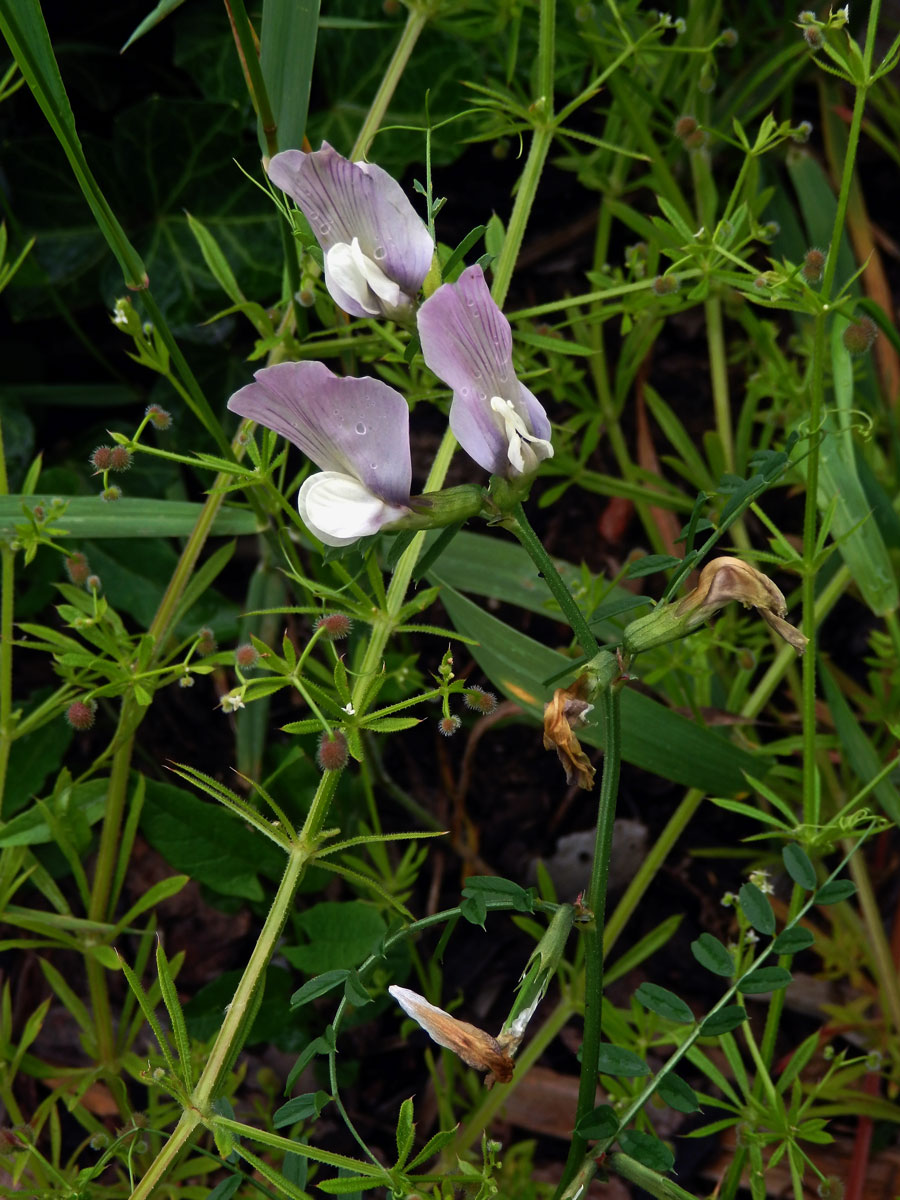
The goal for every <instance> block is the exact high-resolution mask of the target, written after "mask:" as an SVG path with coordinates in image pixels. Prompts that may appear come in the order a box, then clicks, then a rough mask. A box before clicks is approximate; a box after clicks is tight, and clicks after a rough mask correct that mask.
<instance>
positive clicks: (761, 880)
mask: <svg viewBox="0 0 900 1200" xmlns="http://www.w3.org/2000/svg"><path fill="white" fill-rule="evenodd" d="M750 882H751V883H752V884H754V885H755V886H756V887H758V888H759V890H760V891H761V892H762V893H763V895H764V896H771V895H772V893H773V892H774V891H775V888H774V887H773V886H772V884H771V883H770V882H769V872H768V871H763V870H759V871H751V873H750Z"/></svg>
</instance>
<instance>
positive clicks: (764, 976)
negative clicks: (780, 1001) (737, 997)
mask: <svg viewBox="0 0 900 1200" xmlns="http://www.w3.org/2000/svg"><path fill="white" fill-rule="evenodd" d="M792 978H793V976H792V975H791V973H790V971H786V970H785V969H784V967H759V968H757V970H755V971H751V972H750V974H749V975H745V976H744V978H743V979H742V980H741V981H740V983H739V984H738V991H739V992H740V993H741V994H742V995H744V996H760V995H762V994H763V993H764V992H777V991H779V990H780V989H781V988H785V987H787V985H788V984H789V983H790V982H791V980H792Z"/></svg>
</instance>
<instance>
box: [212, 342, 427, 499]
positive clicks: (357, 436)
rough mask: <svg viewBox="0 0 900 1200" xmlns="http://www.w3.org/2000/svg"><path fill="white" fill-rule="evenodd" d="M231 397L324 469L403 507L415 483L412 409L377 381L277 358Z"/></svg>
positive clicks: (234, 406) (234, 407) (233, 405)
mask: <svg viewBox="0 0 900 1200" xmlns="http://www.w3.org/2000/svg"><path fill="white" fill-rule="evenodd" d="M253 378H254V379H255V381H256V382H255V383H249V384H247V386H246V387H242V388H241V389H240V391H238V392H235V394H234V395H233V396H232V397H231V399H230V400H229V401H228V407H229V409H230V410H231V411H232V412H236V413H239V414H240V415H241V416H242V417H250V418H251V419H252V420H254V421H258V422H259V424H260V425H265V426H266V428H267V429H273V430H274V431H275V432H276V433H280V434H281V436H282V437H285V438H287V439H288V441H290V442H293V444H294V445H295V446H297V447H299V449H301V450H302V451H303V453H304V454H305V455H306V456H307V457H308V458H311V459H312V461H313V462H314V463H315V464H316V466H318V467H321V468H322V470H323V471H334V472H337V473H338V474H340V475H349V476H351V477H352V478H354V479H357V480H359V482H360V483H362V484H364V485H365V487H366V488H367V489H368V491H369V492H371V493H372V495H373V496H377V497H378V498H379V499H381V500H384V501H387V503H388V504H394V505H405V504H406V502H407V501H408V500H409V489H410V486H411V484H412V464H411V461H410V452H409V408H408V407H407V404H406V401H405V400H404V399H403V397H402V396H401V395H400V393H399V392H395V391H394V389H393V388H391V387H388V385H387V384H386V383H382V382H381V380H380V379H371V378H368V377H366V378H362V379H355V378H350V377H346V378H345V377H341V376H338V375H335V374H334V372H332V371H329V369H328V368H327V367H326V366H325V364H324V363H320V362H295V363H289V362H285V363H276V365H275V366H272V367H263V368H262V369H261V370H259V371H257V372H256V373H255V375H254V377H253Z"/></svg>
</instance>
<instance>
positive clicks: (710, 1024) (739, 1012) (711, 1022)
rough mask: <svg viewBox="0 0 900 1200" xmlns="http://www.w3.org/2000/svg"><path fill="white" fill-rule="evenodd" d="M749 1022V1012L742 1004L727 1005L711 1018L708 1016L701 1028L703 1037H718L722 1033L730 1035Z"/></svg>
mask: <svg viewBox="0 0 900 1200" xmlns="http://www.w3.org/2000/svg"><path fill="white" fill-rule="evenodd" d="M746 1020H747V1010H746V1009H745V1008H744V1006H743V1005H742V1004H727V1005H726V1006H725V1007H724V1008H720V1009H719V1010H718V1011H717V1012H714V1013H713V1014H712V1015H711V1016H708V1017H707V1018H706V1020H705V1021H704V1022H703V1024H702V1025H701V1026H700V1033H701V1035H702V1036H703V1037H718V1036H719V1034H721V1033H730V1032H731V1030H732V1029H737V1027H738V1025H741V1024H743V1022H744V1021H746Z"/></svg>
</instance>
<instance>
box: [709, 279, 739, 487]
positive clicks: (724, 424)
mask: <svg viewBox="0 0 900 1200" xmlns="http://www.w3.org/2000/svg"><path fill="white" fill-rule="evenodd" d="M703 311H704V313H705V314H706V344H707V349H708V352H709V373H710V381H711V384H712V394H713V411H714V413H715V416H716V432H717V433H718V435H719V443H720V445H721V447H722V455H723V458H724V460H725V469H726V471H730V472H733V471H734V432H733V430H732V425H731V397H730V396H729V394H728V368H727V366H726V363H725V333H724V330H723V328H722V301H721V300H720V299H719V297H718V296H710V297H709V298H708V299H707V300H706V301H705V302H704V305H703Z"/></svg>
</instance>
